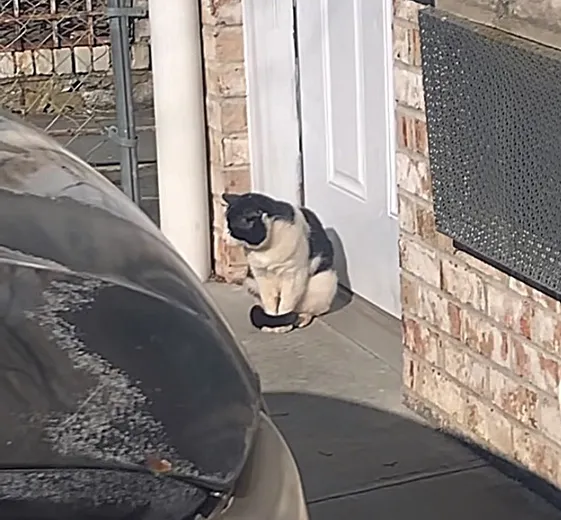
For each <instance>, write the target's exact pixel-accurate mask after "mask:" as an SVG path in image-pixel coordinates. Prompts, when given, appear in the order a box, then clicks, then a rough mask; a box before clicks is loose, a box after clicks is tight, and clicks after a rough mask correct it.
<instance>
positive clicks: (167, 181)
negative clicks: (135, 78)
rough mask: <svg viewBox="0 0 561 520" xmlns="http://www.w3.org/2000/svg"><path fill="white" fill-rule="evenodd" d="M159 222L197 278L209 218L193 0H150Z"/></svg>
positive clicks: (206, 250) (206, 266)
mask: <svg viewBox="0 0 561 520" xmlns="http://www.w3.org/2000/svg"><path fill="white" fill-rule="evenodd" d="M148 5H149V9H150V31H151V33H150V39H151V48H152V75H153V83H154V109H155V118H156V145H157V158H158V186H159V198H160V219H161V220H160V221H161V228H162V231H163V233H164V235H166V237H167V238H168V239H169V241H170V242H171V243H172V244H173V245H174V246H175V248H176V249H177V250H178V252H179V253H180V254H181V255H182V256H183V258H184V259H185V260H186V261H187V263H188V264H189V265H190V266H191V268H192V269H193V270H194V271H195V273H196V274H197V275H198V276H199V278H200V279H201V280H206V279H207V278H208V277H209V275H210V233H211V231H210V229H211V228H210V218H209V209H208V208H209V203H208V197H209V195H208V180H207V157H206V147H205V144H206V143H205V117H204V110H205V103H204V94H203V66H202V57H201V54H202V51H201V24H200V12H199V0H150V2H148Z"/></svg>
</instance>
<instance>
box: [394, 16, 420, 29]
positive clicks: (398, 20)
mask: <svg viewBox="0 0 561 520" xmlns="http://www.w3.org/2000/svg"><path fill="white" fill-rule="evenodd" d="M393 23H394V24H395V25H399V26H400V27H404V28H405V29H419V23H418V22H413V21H412V20H408V19H407V18H402V17H401V16H396V15H395V14H394V15H393Z"/></svg>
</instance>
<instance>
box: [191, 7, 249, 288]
mask: <svg viewBox="0 0 561 520" xmlns="http://www.w3.org/2000/svg"><path fill="white" fill-rule="evenodd" d="M201 3H202V4H201V5H202V21H203V53H204V60H205V72H206V102H207V120H208V141H209V155H210V179H211V191H212V197H213V205H212V207H213V216H212V219H213V221H212V227H213V240H214V265H215V271H216V275H217V276H218V277H220V278H223V279H225V280H226V281H228V282H233V281H238V280H240V279H241V278H243V277H244V276H245V272H246V269H247V267H246V262H245V258H244V255H243V251H242V249H241V248H239V247H232V246H230V245H228V244H226V242H225V241H224V238H223V231H224V208H223V207H222V203H221V195H222V194H223V193H225V192H244V191H249V190H250V189H251V176H250V169H249V144H248V134H247V112H246V82H245V68H244V40H243V30H242V29H243V28H242V0H201Z"/></svg>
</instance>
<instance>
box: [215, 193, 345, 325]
mask: <svg viewBox="0 0 561 520" xmlns="http://www.w3.org/2000/svg"><path fill="white" fill-rule="evenodd" d="M223 199H224V201H225V202H226V205H227V209H226V222H227V227H228V235H229V238H230V239H233V240H234V241H236V242H237V243H241V244H242V245H243V246H244V248H245V252H246V255H247V261H248V264H249V268H250V274H249V276H248V279H247V280H246V284H245V285H246V286H247V287H248V289H249V290H250V292H252V293H253V294H254V295H256V296H258V297H259V299H260V300H261V305H262V309H261V308H258V307H257V308H253V309H252V312H251V319H252V322H253V324H254V325H255V326H256V327H258V328H261V329H262V330H266V331H271V332H287V331H289V330H292V329H293V328H294V327H305V326H306V325H308V324H309V323H310V322H311V321H312V319H313V318H314V317H315V316H320V315H322V314H324V313H326V312H327V311H328V310H329V309H330V307H331V303H332V302H333V298H334V297H335V294H336V292H337V274H336V272H335V270H334V268H333V245H332V244H331V241H330V240H329V237H328V236H327V233H326V232H325V229H324V227H323V225H322V224H321V222H320V221H319V219H318V217H317V216H316V215H315V214H314V213H313V212H312V211H311V210H309V209H307V208H298V207H295V206H293V205H291V204H288V203H287V202H282V201H279V200H274V199H272V198H270V197H268V196H266V195H262V194H259V193H245V194H243V195H237V194H225V195H223Z"/></svg>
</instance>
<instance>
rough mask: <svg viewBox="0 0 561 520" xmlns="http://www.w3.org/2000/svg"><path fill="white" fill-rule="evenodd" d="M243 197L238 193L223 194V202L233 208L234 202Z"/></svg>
mask: <svg viewBox="0 0 561 520" xmlns="http://www.w3.org/2000/svg"><path fill="white" fill-rule="evenodd" d="M240 197H241V195H238V194H237V193H223V194H222V200H223V201H224V202H225V203H226V204H227V205H228V206H231V205H232V204H233V203H234V202H236V200H238V199H239V198H240Z"/></svg>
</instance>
